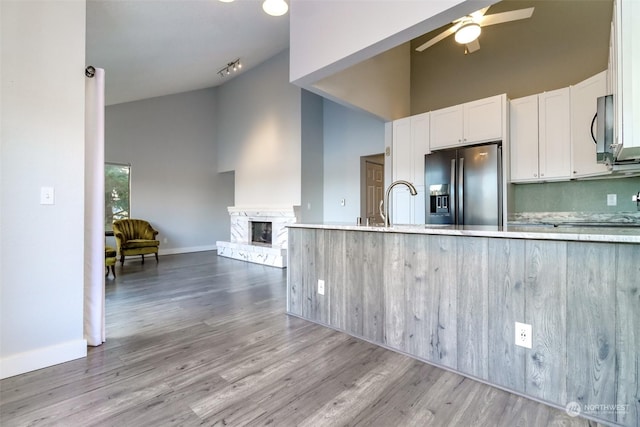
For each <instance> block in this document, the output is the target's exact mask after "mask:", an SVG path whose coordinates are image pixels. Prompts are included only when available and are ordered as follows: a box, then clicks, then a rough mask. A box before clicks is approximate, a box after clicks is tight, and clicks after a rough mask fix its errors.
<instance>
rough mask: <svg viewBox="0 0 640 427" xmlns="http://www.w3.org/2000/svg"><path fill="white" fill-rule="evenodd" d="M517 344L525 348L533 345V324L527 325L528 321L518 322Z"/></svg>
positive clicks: (516, 329)
mask: <svg viewBox="0 0 640 427" xmlns="http://www.w3.org/2000/svg"><path fill="white" fill-rule="evenodd" d="M515 331H516V345H518V346H520V347H525V348H531V347H532V344H533V342H532V332H531V325H527V324H526V323H519V322H516V328H515Z"/></svg>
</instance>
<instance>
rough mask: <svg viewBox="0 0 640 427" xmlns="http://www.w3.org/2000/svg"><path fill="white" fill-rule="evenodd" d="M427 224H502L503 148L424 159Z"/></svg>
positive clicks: (495, 146)
mask: <svg viewBox="0 0 640 427" xmlns="http://www.w3.org/2000/svg"><path fill="white" fill-rule="evenodd" d="M425 189H426V191H427V194H428V195H429V197H428V198H427V201H426V202H427V203H425V204H426V222H427V224H455V225H502V146H501V145H500V144H498V143H496V144H486V145H478V146H475V147H465V148H458V149H451V150H442V151H435V152H433V153H431V154H427V155H426V156H425Z"/></svg>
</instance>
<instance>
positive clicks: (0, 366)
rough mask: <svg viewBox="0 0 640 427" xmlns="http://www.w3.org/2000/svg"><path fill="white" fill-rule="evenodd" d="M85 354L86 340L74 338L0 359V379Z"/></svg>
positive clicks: (84, 355)
mask: <svg viewBox="0 0 640 427" xmlns="http://www.w3.org/2000/svg"><path fill="white" fill-rule="evenodd" d="M86 356H87V341H86V340H76V341H68V342H65V343H61V344H57V345H52V346H49V347H43V348H38V349H35V350H31V351H27V352H24V353H18V354H14V355H11V356H8V357H3V358H2V359H0V379H3V378H8V377H12V376H14V375H20V374H24V373H25V372H31V371H35V370H37V369H42V368H47V367H49V366H53V365H57V364H59V363H64V362H68V361H70V360H75V359H80V358H82V357H86Z"/></svg>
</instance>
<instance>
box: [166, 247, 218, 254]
mask: <svg viewBox="0 0 640 427" xmlns="http://www.w3.org/2000/svg"><path fill="white" fill-rule="evenodd" d="M216 249H217V247H216V245H205V246H191V247H188V248H169V249H162V248H161V249H159V250H158V255H175V254H187V253H190V252H205V251H215V250H216Z"/></svg>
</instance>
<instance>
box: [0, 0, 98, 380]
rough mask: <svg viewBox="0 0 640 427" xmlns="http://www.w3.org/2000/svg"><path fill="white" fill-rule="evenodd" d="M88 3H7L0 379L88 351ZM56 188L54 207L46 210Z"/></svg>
mask: <svg viewBox="0 0 640 427" xmlns="http://www.w3.org/2000/svg"><path fill="white" fill-rule="evenodd" d="M85 8H86V4H85V2H84V1H73V2H71V1H48V2H34V1H5V0H3V1H1V2H0V14H1V20H2V21H1V25H0V28H1V29H0V32H1V33H0V34H1V35H0V40H2V50H1V64H2V67H1V81H2V96H1V105H2V108H1V111H2V118H1V120H0V128H1V139H2V144H1V148H0V150H1V153H0V154H1V155H0V159H1V160H0V165H1V180H0V183H1V184H0V185H1V187H2V188H1V191H0V194H1V196H0V197H1V208H0V212H1V219H0V221H1V222H0V224H1V234H2V237H1V239H0V240H1V243H0V245H1V252H0V254H1V261H0V325H1V326H0V328H1V333H0V377H3V378H4V377H8V376H12V375H16V374H20V373H23V372H27V371H31V370H35V369H39V368H42V367H46V366H50V365H53V364H57V363H61V362H65V361H68V360H72V359H75V358H79V357H83V356H85V355H86V342H85V340H84V339H83V268H84V261H83V258H84V237H83V236H84V235H83V232H84V85H85V82H84V79H85V76H84V69H85V63H84V62H85ZM43 186H50V187H54V189H55V194H54V196H55V204H53V205H41V204H40V188H41V187H43Z"/></svg>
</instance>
